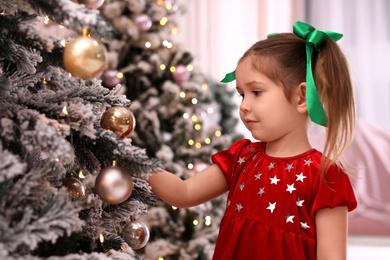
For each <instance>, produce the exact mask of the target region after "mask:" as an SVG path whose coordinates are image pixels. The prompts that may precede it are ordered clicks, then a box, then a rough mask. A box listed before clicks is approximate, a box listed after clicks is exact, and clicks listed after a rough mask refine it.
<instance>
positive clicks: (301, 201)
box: [297, 198, 304, 207]
mask: <svg viewBox="0 0 390 260" xmlns="http://www.w3.org/2000/svg"><path fill="white" fill-rule="evenodd" d="M303 202H304V200H300V199H299V198H298V200H297V206H298V207H303V205H302V204H303Z"/></svg>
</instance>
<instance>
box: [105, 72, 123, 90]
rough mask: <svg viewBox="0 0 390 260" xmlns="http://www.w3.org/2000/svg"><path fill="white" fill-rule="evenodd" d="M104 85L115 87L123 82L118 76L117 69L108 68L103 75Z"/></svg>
mask: <svg viewBox="0 0 390 260" xmlns="http://www.w3.org/2000/svg"><path fill="white" fill-rule="evenodd" d="M102 80H103V85H104V86H105V87H107V88H114V87H115V86H116V85H118V84H119V83H121V81H122V79H120V78H118V71H117V70H106V71H105V72H104V73H103V75H102Z"/></svg>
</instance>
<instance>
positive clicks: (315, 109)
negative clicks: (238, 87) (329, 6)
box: [221, 21, 343, 126]
mask: <svg viewBox="0 0 390 260" xmlns="http://www.w3.org/2000/svg"><path fill="white" fill-rule="evenodd" d="M293 32H294V34H296V35H297V36H298V37H299V38H302V39H305V40H306V60H307V65H306V67H307V68H306V104H307V110H308V112H309V116H310V119H311V120H312V121H313V122H314V123H316V124H319V125H322V126H326V121H327V119H326V115H325V111H324V107H323V106H322V103H321V100H320V97H319V95H318V92H317V88H316V86H315V83H314V78H313V71H312V64H311V58H312V54H313V50H314V48H315V49H316V50H319V46H320V44H321V43H322V42H323V41H324V39H331V40H333V41H338V40H340V39H341V38H342V37H343V35H342V34H340V33H337V32H332V31H318V30H316V29H315V28H314V27H313V26H311V25H309V24H306V23H303V22H300V21H298V22H296V23H295V24H294V26H293ZM272 35H274V34H272ZM272 35H270V36H272ZM233 80H235V71H233V72H231V73H228V74H226V76H225V78H224V79H223V80H222V81H221V82H225V83H227V82H231V81H233Z"/></svg>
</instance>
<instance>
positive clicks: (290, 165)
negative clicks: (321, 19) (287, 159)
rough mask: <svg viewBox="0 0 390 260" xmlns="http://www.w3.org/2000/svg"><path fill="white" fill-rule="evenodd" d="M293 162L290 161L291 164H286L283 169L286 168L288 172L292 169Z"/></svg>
mask: <svg viewBox="0 0 390 260" xmlns="http://www.w3.org/2000/svg"><path fill="white" fill-rule="evenodd" d="M293 164H294V163H291V164H287V167H286V169H285V170H287V171H288V172H290V171H291V170H292V169H294V166H293Z"/></svg>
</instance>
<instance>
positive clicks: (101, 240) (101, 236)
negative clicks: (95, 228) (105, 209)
mask: <svg viewBox="0 0 390 260" xmlns="http://www.w3.org/2000/svg"><path fill="white" fill-rule="evenodd" d="M99 239H100V243H102V244H103V242H104V236H103V234H100V235H99Z"/></svg>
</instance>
